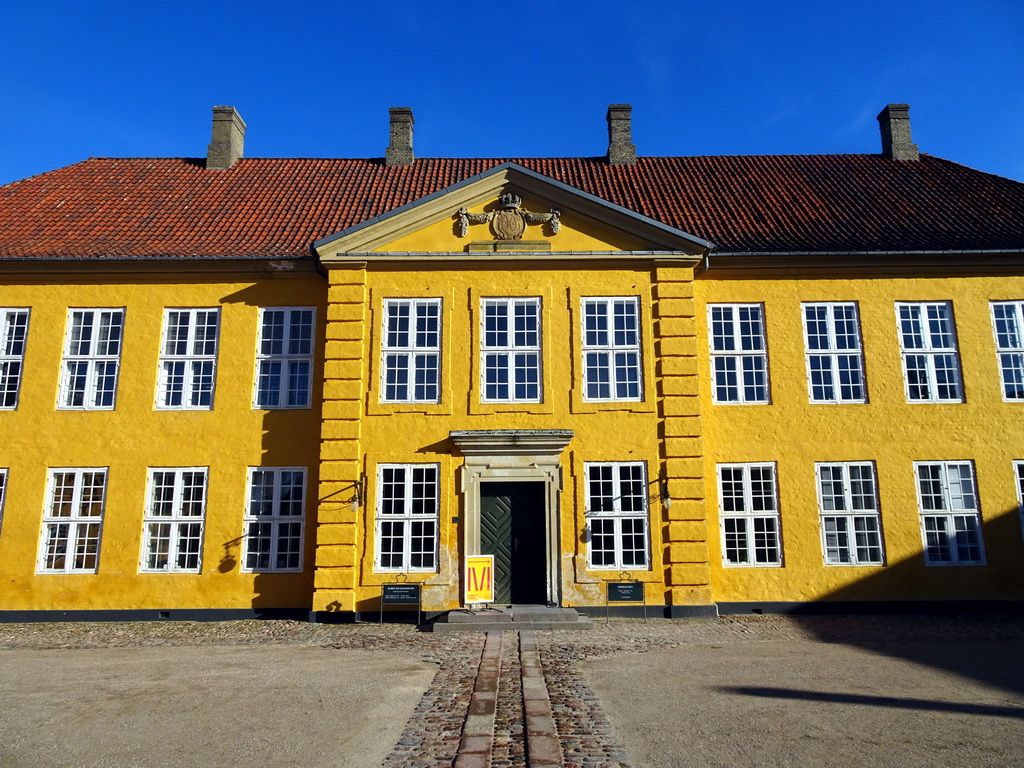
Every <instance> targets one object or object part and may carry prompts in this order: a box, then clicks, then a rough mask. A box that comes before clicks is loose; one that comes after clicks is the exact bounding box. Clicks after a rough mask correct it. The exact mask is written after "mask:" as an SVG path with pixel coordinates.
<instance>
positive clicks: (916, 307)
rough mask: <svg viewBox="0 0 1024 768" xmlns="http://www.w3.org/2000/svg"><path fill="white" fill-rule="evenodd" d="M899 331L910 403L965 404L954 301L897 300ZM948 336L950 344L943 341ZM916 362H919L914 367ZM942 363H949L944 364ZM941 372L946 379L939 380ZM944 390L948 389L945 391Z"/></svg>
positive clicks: (905, 384)
mask: <svg viewBox="0 0 1024 768" xmlns="http://www.w3.org/2000/svg"><path fill="white" fill-rule="evenodd" d="M896 331H897V333H898V335H899V337H900V357H901V358H902V360H903V384H904V393H905V394H906V397H907V402H908V403H962V402H963V401H964V388H963V376H962V375H961V373H960V352H959V349H958V345H957V338H956V323H955V322H954V319H953V304H952V302H949V301H898V302H896ZM944 336H945V337H948V339H949V343H947V344H943V343H941V340H942V337H944ZM912 362H913V363H915V364H914V365H913V366H912V365H911V364H912ZM940 362H943V363H945V364H944V365H941V366H940V365H939V363H940ZM940 371H941V372H943V373H944V378H946V380H945V381H943V382H941V383H940V382H939V380H938V373H939V372H940ZM950 376H951V377H952V380H951V381H950V380H949V378H948V377H950ZM912 379H913V381H912ZM944 389H945V390H948V391H946V392H945V393H943V390H944Z"/></svg>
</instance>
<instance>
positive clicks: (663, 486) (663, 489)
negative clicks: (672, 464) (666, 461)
mask: <svg viewBox="0 0 1024 768" xmlns="http://www.w3.org/2000/svg"><path fill="white" fill-rule="evenodd" d="M658 485H659V488H658V491H659V493H660V494H661V506H662V507H664V508H665V509H672V497H671V496H669V495H668V478H667V477H665V470H663V469H662V470H659V471H658Z"/></svg>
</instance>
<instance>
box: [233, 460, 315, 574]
mask: <svg viewBox="0 0 1024 768" xmlns="http://www.w3.org/2000/svg"><path fill="white" fill-rule="evenodd" d="M267 481H269V482H267ZM247 488H248V492H247V494H246V504H245V516H244V529H243V534H242V572H243V573H300V572H302V570H303V563H302V557H303V540H304V537H305V519H306V468H305V467H249V482H248V485H247ZM288 561H291V562H294V565H289V564H288Z"/></svg>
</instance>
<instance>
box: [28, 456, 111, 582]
mask: <svg viewBox="0 0 1024 768" xmlns="http://www.w3.org/2000/svg"><path fill="white" fill-rule="evenodd" d="M65 479H66V480H67V481H70V483H67V482H65V483H64V484H62V485H58V483H59V482H60V481H62V480H65ZM87 481H88V482H87ZM46 486H47V487H46V506H45V507H44V509H43V527H42V531H41V533H40V536H39V559H38V561H37V563H36V573H41V574H44V573H96V572H97V570H99V566H100V546H101V544H102V541H103V513H104V511H105V509H106V503H107V467H58V468H53V469H51V470H50V471H49V473H48V477H47V483H46ZM58 491H63V492H64V493H63V494H62V495H61V496H60V497H58ZM97 494H98V498H97ZM58 561H59V562H60V564H58Z"/></svg>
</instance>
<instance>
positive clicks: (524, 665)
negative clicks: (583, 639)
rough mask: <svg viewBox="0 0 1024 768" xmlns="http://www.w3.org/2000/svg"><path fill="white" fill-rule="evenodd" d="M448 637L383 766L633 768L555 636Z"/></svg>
mask: <svg viewBox="0 0 1024 768" xmlns="http://www.w3.org/2000/svg"><path fill="white" fill-rule="evenodd" d="M537 635H538V633H536V632H532V631H523V632H518V631H507V632H488V633H483V632H466V633H461V634H452V635H448V636H447V637H446V638H445V640H444V643H443V646H442V648H441V649H439V650H441V656H442V658H440V659H439V663H440V669H439V670H438V672H437V675H436V676H435V677H434V680H433V682H432V684H431V686H430V688H429V689H428V690H427V691H426V692H425V693H424V694H423V697H422V698H421V699H420V703H419V706H417V708H416V711H415V712H414V713H413V715H412V717H411V718H410V719H409V722H408V724H407V726H406V730H405V732H404V733H403V734H402V738H401V739H400V740H399V742H398V744H397V745H396V746H395V749H394V751H393V752H392V753H391V755H389V756H388V758H387V759H386V760H385V762H384V766H385V768H451V767H452V766H454V768H488V767H490V768H552V767H554V766H558V767H559V768H631V765H630V763H629V762H627V760H628V756H627V755H626V752H625V750H624V749H623V748H622V746H621V745H620V744H619V743H618V741H617V739H616V737H615V734H614V731H613V729H612V727H611V724H610V723H609V721H608V718H607V716H606V715H605V713H604V711H603V710H602V709H601V703H600V701H599V700H598V697H597V696H596V695H595V694H594V692H593V691H592V690H591V689H590V687H589V686H588V685H587V684H586V683H585V682H584V681H583V680H582V679H581V678H580V677H579V676H578V675H577V674H576V672H575V664H576V662H577V661H578V660H579V659H580V658H582V657H585V656H586V655H587V654H586V653H583V654H579V653H574V652H573V651H572V649H573V644H572V643H565V644H563V643H556V642H552V639H553V637H558V633H551V632H541V633H540V635H541V636H542V637H540V638H538V636H537Z"/></svg>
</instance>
